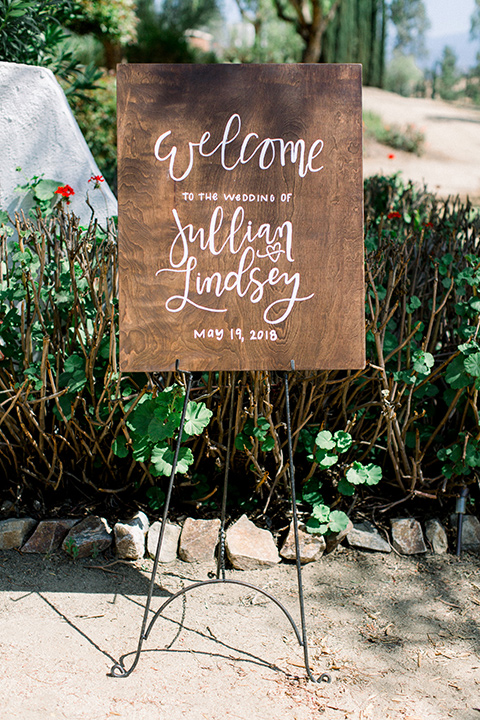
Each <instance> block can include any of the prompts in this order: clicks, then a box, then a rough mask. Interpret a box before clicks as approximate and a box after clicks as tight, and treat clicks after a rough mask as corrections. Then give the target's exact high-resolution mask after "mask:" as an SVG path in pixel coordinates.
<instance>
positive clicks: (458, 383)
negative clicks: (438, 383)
mask: <svg viewBox="0 0 480 720" xmlns="http://www.w3.org/2000/svg"><path fill="white" fill-rule="evenodd" d="M463 363H464V358H463V357H462V356H459V357H456V358H455V359H454V360H452V362H451V363H450V364H449V365H448V367H447V371H446V373H445V381H446V382H447V383H448V384H449V385H450V387H451V388H452V389H453V390H460V388H464V387H466V386H467V385H469V384H470V378H469V377H468V375H467V374H466V372H465V366H464V364H463Z"/></svg>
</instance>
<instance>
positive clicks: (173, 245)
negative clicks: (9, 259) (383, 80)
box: [117, 64, 365, 371]
mask: <svg viewBox="0 0 480 720" xmlns="http://www.w3.org/2000/svg"><path fill="white" fill-rule="evenodd" d="M117 86H118V167H119V179H118V194H119V198H118V199H119V256H120V261H119V267H120V297H119V300H120V363H121V368H122V370H124V371H140V370H142V371H155V370H158V371H160V370H172V369H174V367H175V363H176V361H177V360H178V363H179V367H180V368H182V369H185V370H192V371H206V370H212V371H213V370H242V369H243V370H254V369H256V370H263V369H271V370H282V369H290V363H291V360H294V362H295V367H296V368H297V369H341V368H345V369H349V368H352V369H354V368H360V367H363V366H364V364H365V349H364V345H365V339H364V333H365V323H364V277H363V180H362V114H361V105H362V103H361V68H360V66H359V65H320V64H318V65H257V66H255V65H191V66H189V65H120V66H119V68H118V76H117ZM302 152H304V157H303V160H302ZM320 168H321V169H320Z"/></svg>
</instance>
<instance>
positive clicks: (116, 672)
mask: <svg viewBox="0 0 480 720" xmlns="http://www.w3.org/2000/svg"><path fill="white" fill-rule="evenodd" d="M291 368H292V370H294V369H295V364H294V362H293V360H292V362H291ZM176 369H177V370H178V361H177V365H176ZM284 382H285V400H286V413H287V438H288V457H289V469H290V484H291V493H292V513H293V518H292V519H293V529H294V536H295V554H296V566H297V582H298V600H299V605H300V620H301V632H300V630H299V629H298V627H297V624H296V623H295V621H294V619H293V617H292V616H291V614H290V613H289V611H288V610H287V609H286V608H285V606H284V605H282V603H281V602H280V601H279V600H278V599H277V598H275V597H274V596H273V595H271V594H270V593H268V592H266V591H265V590H262V589H261V588H259V587H257V586H255V585H252V584H250V583H247V582H244V581H242V580H231V579H226V578H225V521H226V508H227V492H228V472H229V460H230V454H231V449H232V426H233V408H234V402H233V400H234V388H235V373H234V372H233V373H232V375H231V385H232V391H231V396H230V412H229V425H228V438H227V455H226V462H225V474H224V485H223V498H222V510H221V522H220V530H219V551H218V562H217V573H216V578H214V579H209V580H203V581H201V582H196V583H192V584H191V585H189V586H188V587H186V588H183V589H182V590H180V591H179V592H177V593H176V594H174V595H172V596H171V597H169V598H168V600H166V601H165V602H164V603H163V605H161V607H160V608H159V609H158V610H157V612H156V613H155V615H154V616H153V618H152V619H151V620H150V623H149V624H148V627H147V622H148V616H149V613H150V605H151V601H152V595H153V588H154V585H155V577H156V574H157V569H158V563H159V559H160V551H161V548H162V543H163V536H164V533H165V527H166V524H167V519H168V512H169V507H170V500H171V496H172V490H173V485H174V481H175V474H176V468H177V461H178V455H179V452H180V446H181V439H182V434H183V426H184V424H185V414H186V410H187V404H188V401H189V397H190V390H191V387H192V373H187V388H186V392H185V399H184V403H183V410H182V416H181V420H180V428H179V431H178V439H177V445H176V448H175V454H174V458H173V466H172V473H171V476H170V482H169V485H168V490H167V494H166V497H165V507H164V510H163V519H162V527H161V530H160V535H159V538H158V542H157V549H156V552H155V559H154V562H153V568H152V575H151V578H150V585H149V589H148V595H147V602H146V605H145V612H144V615H143V622H142V628H141V630H140V637H139V640H138V646H137V651H136V654H135V658H134V661H133V663H132V665H131V666H130V668H129V669H127V668H126V667H125V665H124V659H125V657H127V655H128V654H130V653H128V654H127V655H123V656H122V657H121V658H120V660H119V662H118V663H115V665H113V667H112V668H111V670H110V672H109V673H108V675H109V676H110V677H117V678H119V677H122V678H125V677H128V676H129V675H131V673H132V672H133V671H134V670H135V668H136V666H137V664H138V661H139V659H140V654H141V652H142V647H143V643H144V641H145V640H146V639H147V638H148V636H149V634H150V631H151V630H152V627H153V625H154V624H155V622H156V621H157V619H158V618H159V617H160V616H161V615H162V613H163V611H164V610H165V609H166V608H167V607H168V605H170V603H172V602H173V601H174V600H176V599H177V598H179V597H181V596H183V595H185V594H186V593H187V592H189V591H190V590H193V589H194V588H197V587H203V586H205V585H217V584H233V585H242V586H244V587H248V588H251V589H252V590H255V591H257V592H259V593H261V594H262V595H265V596H266V597H267V598H268V599H269V600H271V601H272V602H273V603H275V605H277V607H279V608H280V610H282V612H283V613H284V614H285V616H286V617H287V618H288V620H289V622H290V624H291V626H292V628H293V631H294V633H295V635H296V638H297V640H298V643H299V645H300V646H301V647H302V648H303V656H304V661H305V670H306V672H307V675H308V677H309V679H310V680H311V681H312V682H331V677H330V675H329V674H328V673H322V675H320V677H319V678H318V679H316V678H315V677H314V675H313V673H312V671H311V669H310V662H309V658H308V643H307V628H306V621H305V601H304V594H303V584H302V565H301V562H300V542H299V533H298V514H297V500H296V490H295V469H294V465H293V445H292V429H291V422H290V395H289V387H288V373H287V372H286V373H284Z"/></svg>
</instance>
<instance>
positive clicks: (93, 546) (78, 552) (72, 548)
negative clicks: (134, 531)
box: [62, 515, 113, 559]
mask: <svg viewBox="0 0 480 720" xmlns="http://www.w3.org/2000/svg"><path fill="white" fill-rule="evenodd" d="M112 541H113V534H112V531H111V529H110V527H109V526H108V523H107V521H106V520H105V518H101V517H98V516H97V515H89V517H86V518H85V519H84V520H81V521H80V522H79V523H77V524H76V525H75V526H74V527H73V528H72V529H71V530H70V532H69V533H68V535H67V537H66V538H65V540H64V541H63V543H62V549H63V550H64V551H65V552H66V553H68V554H69V555H71V556H72V557H73V558H74V559H76V558H84V557H90V556H92V555H93V556H94V557H95V556H96V555H98V554H99V553H101V552H103V551H104V550H108V548H109V547H110V545H111V544H112Z"/></svg>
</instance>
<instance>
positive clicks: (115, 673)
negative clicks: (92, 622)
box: [108, 373, 193, 677]
mask: <svg viewBox="0 0 480 720" xmlns="http://www.w3.org/2000/svg"><path fill="white" fill-rule="evenodd" d="M192 377H193V376H192V373H188V374H187V389H186V392H185V400H184V402H183V410H182V417H181V419H180V427H179V429H178V438H177V445H176V447H175V454H174V456H173V464H172V474H171V475H170V482H169V484H168V490H167V494H166V497H165V506H164V508H163V518H162V527H161V530H160V535H159V537H158V542H157V549H156V552H155V559H154V561H153V568H152V575H151V578H150V585H149V588H148V595H147V603H146V605H145V612H144V615H143V622H142V629H141V630H140V637H139V639H138V647H137V652H136V655H135V659H134V661H133V664H132V666H131V668H130V669H129V670H126V669H125V667H124V665H123V663H122V660H120V662H119V663H115V665H113V667H112V669H111V670H110V672H109V673H108V674H109V675H110V676H111V677H128V676H129V675H130V674H131V673H132V672H133V671H134V670H135V668H136V666H137V663H138V661H139V659H140V653H141V651H142V646H143V642H144V640H145V638H146V634H145V629H146V627H147V622H148V614H149V612H150V605H151V602H152V595H153V588H154V586H155V577H156V574H157V568H158V563H159V561H160V551H161V549H162V543H163V536H164V534H165V528H166V525H167V519H168V511H169V508H170V500H171V497H172V490H173V483H174V481H175V473H176V471H177V462H178V455H179V452H180V447H181V444H182V435H183V426H184V425H185V415H186V412H187V405H188V401H189V398H190V390H191V388H192Z"/></svg>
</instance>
